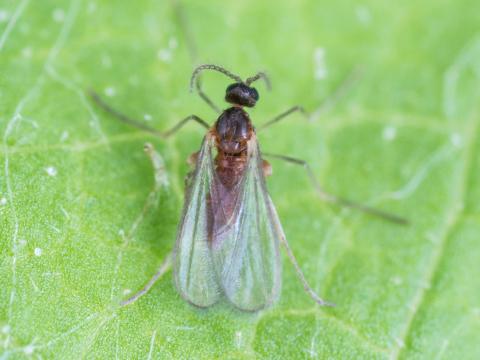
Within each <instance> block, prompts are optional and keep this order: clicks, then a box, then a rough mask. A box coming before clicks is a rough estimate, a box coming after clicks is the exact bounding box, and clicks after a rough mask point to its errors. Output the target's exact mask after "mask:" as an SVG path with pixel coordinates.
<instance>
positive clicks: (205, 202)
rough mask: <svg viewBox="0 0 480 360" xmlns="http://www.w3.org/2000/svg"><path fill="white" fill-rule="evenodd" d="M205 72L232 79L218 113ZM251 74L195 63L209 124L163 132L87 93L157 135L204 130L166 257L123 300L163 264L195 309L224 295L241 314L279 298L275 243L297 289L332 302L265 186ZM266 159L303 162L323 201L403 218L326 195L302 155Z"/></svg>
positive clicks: (264, 163)
mask: <svg viewBox="0 0 480 360" xmlns="http://www.w3.org/2000/svg"><path fill="white" fill-rule="evenodd" d="M205 70H212V71H216V72H220V73H222V74H223V75H225V76H227V77H229V78H231V79H233V80H234V83H232V84H230V85H229V86H228V87H227V88H226V94H225V100H226V101H227V102H228V103H229V104H230V105H231V106H230V107H228V108H227V109H226V110H224V111H221V112H220V111H219V109H218V107H217V106H216V105H215V104H214V103H213V102H212V101H211V100H210V99H209V98H208V97H207V95H206V94H205V93H204V92H203V91H202V88H201V84H200V80H199V76H198V75H199V74H200V73H201V72H202V71H205ZM259 79H263V80H264V81H265V82H266V84H267V86H269V80H268V78H267V76H266V75H265V74H264V73H263V72H259V73H257V74H256V75H255V76H252V77H249V78H247V79H246V80H242V79H241V78H240V77H239V76H237V75H235V74H233V73H231V72H230V71H228V70H226V69H224V68H223V67H220V66H217V65H210V64H206V65H201V66H198V67H197V68H196V69H195V70H194V72H193V74H192V77H191V82H190V86H191V89H192V88H193V87H194V85H196V89H197V91H198V93H199V95H200V96H201V98H202V99H203V100H205V101H206V102H207V104H209V105H210V106H211V107H212V108H213V109H214V110H216V111H219V112H220V116H219V117H218V119H217V120H216V122H215V123H214V124H213V126H210V125H209V124H208V123H207V122H205V121H204V120H202V119H200V118H199V117H198V116H195V115H191V116H189V117H187V118H185V119H183V120H182V121H180V122H179V123H178V124H177V125H176V126H174V127H173V128H172V129H170V130H168V131H166V132H158V131H157V130H154V129H151V128H149V127H147V126H145V125H143V124H141V123H139V122H137V121H135V120H133V119H131V118H129V117H127V116H125V115H123V114H121V113H119V112H117V111H116V110H114V109H112V108H111V107H109V106H108V105H107V104H106V103H104V102H103V101H102V100H101V99H100V97H99V96H98V95H97V94H95V93H92V97H93V99H94V100H95V101H96V102H97V103H98V104H99V105H100V106H101V107H102V108H104V109H105V110H107V111H108V112H110V113H112V114H113V115H115V116H117V117H118V118H119V119H120V120H122V121H124V122H126V123H129V124H131V125H134V126H137V127H140V128H142V129H144V130H147V131H150V132H152V133H155V134H157V135H159V136H161V137H168V136H170V135H172V134H173V133H175V132H176V131H177V130H179V129H180V128H181V127H182V126H183V125H185V124H186V123H187V122H189V121H196V122H197V123H199V124H200V125H202V126H204V127H205V128H206V129H207V133H206V135H205V137H204V138H203V141H202V145H201V148H200V150H199V151H198V152H196V153H194V154H192V155H191V157H190V159H189V161H190V163H191V164H192V165H193V166H194V170H193V171H192V172H191V173H190V174H189V175H188V176H187V180H186V194H185V203H184V208H183V213H182V217H181V220H180V224H179V227H178V233H177V239H176V244H175V248H174V250H173V256H172V257H168V258H167V261H166V262H164V264H162V266H161V268H160V269H159V271H158V272H157V274H155V276H154V277H153V278H152V279H151V280H150V282H149V283H148V284H147V285H146V286H145V287H144V288H143V289H142V290H141V291H139V292H138V293H137V294H135V295H134V296H132V297H131V298H130V299H128V300H126V301H124V302H123V305H127V304H130V303H132V302H134V301H135V300H136V299H138V298H139V297H140V296H142V295H143V294H145V293H146V292H147V291H148V290H149V289H150V288H151V287H152V286H153V284H154V283H155V281H156V280H157V279H158V277H159V276H160V275H161V274H163V272H164V271H165V270H166V268H167V267H168V266H169V265H170V263H171V264H172V265H173V274H174V281H175V285H176V287H177V290H178V292H179V293H180V295H181V296H182V297H183V298H184V299H185V300H186V301H188V302H189V303H191V304H193V305H195V306H198V307H202V308H206V307H209V306H212V305H214V304H215V303H217V302H218V301H219V300H220V299H221V298H225V299H227V300H228V301H229V302H230V303H231V304H233V305H234V306H235V307H236V308H238V309H240V310H244V311H258V310H261V309H263V308H266V307H269V306H271V305H272V304H273V303H274V302H275V301H276V300H277V299H278V298H279V295H280V289H281V268H282V265H281V257H280V246H281V245H283V246H284V248H285V249H286V252H287V255H288V258H289V259H290V261H291V262H292V264H293V266H294V268H295V270H296V273H297V275H298V277H299V279H300V281H301V282H302V284H303V287H304V289H305V291H306V292H307V293H308V294H309V295H310V296H311V297H312V299H313V300H314V301H315V302H316V303H318V304H319V305H326V306H328V305H333V304H331V303H329V302H327V301H325V300H323V299H322V298H321V297H320V296H318V295H317V294H316V293H315V291H314V290H313V289H312V288H311V286H310V285H309V284H308V282H307V280H306V278H305V276H304V274H303V272H302V271H301V269H300V266H299V265H298V262H297V260H296V258H295V256H294V254H293V252H292V250H291V248H290V246H289V244H288V242H287V239H286V237H285V235H284V232H283V230H282V226H281V224H280V220H279V218H278V215H277V212H276V210H275V207H274V205H273V202H272V199H271V198H270V195H269V194H268V191H267V186H266V182H265V178H266V177H267V176H269V175H270V174H271V166H270V164H269V163H268V162H267V161H266V160H264V159H263V157H262V153H261V151H260V147H259V143H258V140H257V135H256V130H255V127H254V125H253V123H252V121H251V119H250V117H249V115H248V113H247V111H246V110H245V108H251V107H254V106H255V105H256V103H257V102H258V100H259V94H258V91H257V90H256V89H255V88H254V87H253V86H252V83H253V82H255V81H257V80H259ZM295 111H302V109H301V108H300V107H298V106H297V107H293V108H291V109H289V110H288V111H286V112H284V113H282V114H281V115H279V116H277V117H275V118H274V119H272V120H271V121H269V122H267V123H266V125H264V126H263V128H265V127H266V126H270V125H271V124H274V123H276V122H278V121H280V120H281V119H283V118H285V117H286V116H287V115H289V114H291V113H293V112H295ZM270 156H271V157H274V158H278V159H282V160H285V161H288V162H291V163H294V164H299V165H302V166H303V167H305V169H306V170H307V172H308V175H309V177H310V179H311V180H312V183H313V184H314V186H315V188H316V190H317V193H318V194H319V195H320V196H321V197H322V198H323V199H325V200H327V201H331V202H335V203H338V204H340V205H345V206H350V207H354V208H358V209H360V210H363V211H366V212H369V213H372V214H375V215H378V216H381V217H383V218H385V219H387V220H390V221H393V222H397V223H405V222H406V221H405V220H404V219H402V218H399V217H397V216H395V215H392V214H389V213H386V212H383V211H381V210H377V209H374V208H370V207H367V206H364V205H362V204H359V203H355V202H352V201H350V200H346V199H343V198H339V197H337V196H334V195H331V194H328V193H326V192H325V191H323V189H322V188H321V187H320V185H319V184H318V183H317V181H316V180H315V177H314V175H313V172H312V171H311V170H310V168H309V166H308V164H307V163H306V162H304V161H302V160H299V159H295V158H291V157H287V156H283V155H273V154H270Z"/></svg>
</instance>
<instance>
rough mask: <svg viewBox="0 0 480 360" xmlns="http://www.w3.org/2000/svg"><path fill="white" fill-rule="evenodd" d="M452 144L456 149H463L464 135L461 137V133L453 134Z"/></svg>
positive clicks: (451, 137)
mask: <svg viewBox="0 0 480 360" xmlns="http://www.w3.org/2000/svg"><path fill="white" fill-rule="evenodd" d="M450 142H451V143H452V145H453V146H455V147H456V148H461V147H462V144H463V139H462V135H460V134H459V133H453V134H452V135H451V136H450Z"/></svg>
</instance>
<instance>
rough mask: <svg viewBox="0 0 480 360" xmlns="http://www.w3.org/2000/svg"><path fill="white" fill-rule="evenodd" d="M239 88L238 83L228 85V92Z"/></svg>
mask: <svg viewBox="0 0 480 360" xmlns="http://www.w3.org/2000/svg"><path fill="white" fill-rule="evenodd" d="M237 86H238V83H234V84H231V85H228V87H227V90H226V92H229V91H231V90H232V89H234V88H236V87H237Z"/></svg>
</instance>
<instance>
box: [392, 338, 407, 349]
mask: <svg viewBox="0 0 480 360" xmlns="http://www.w3.org/2000/svg"><path fill="white" fill-rule="evenodd" d="M394 340H395V342H396V343H397V345H398V347H401V348H403V347H404V346H405V343H404V342H403V340H402V339H399V338H395V339H394Z"/></svg>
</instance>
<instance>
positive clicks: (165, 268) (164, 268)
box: [120, 252, 172, 306]
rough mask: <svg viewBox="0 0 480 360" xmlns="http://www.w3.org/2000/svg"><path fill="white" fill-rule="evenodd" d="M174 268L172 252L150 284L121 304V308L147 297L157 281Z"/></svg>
mask: <svg viewBox="0 0 480 360" xmlns="http://www.w3.org/2000/svg"><path fill="white" fill-rule="evenodd" d="M171 266H172V252H170V253H169V254H168V255H167V256H166V257H165V259H164V260H163V262H162V264H161V265H160V267H159V268H158V270H157V272H156V273H155V275H153V276H152V278H151V279H150V280H149V281H148V283H147V284H146V285H145V286H144V287H143V288H142V289H141V290H139V291H138V292H137V293H135V294H134V295H133V296H131V297H129V298H128V299H127V300H124V301H122V302H121V303H120V305H121V306H127V305H130V304H132V303H134V302H135V301H137V300H138V299H139V298H140V297H142V296H143V295H145V294H146V293H147V292H148V291H149V290H150V289H151V288H152V286H153V285H154V284H155V283H156V282H157V280H158V279H159V278H160V277H161V276H162V275H163V274H165V273H166V272H167V271H168V269H170V267H171Z"/></svg>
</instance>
